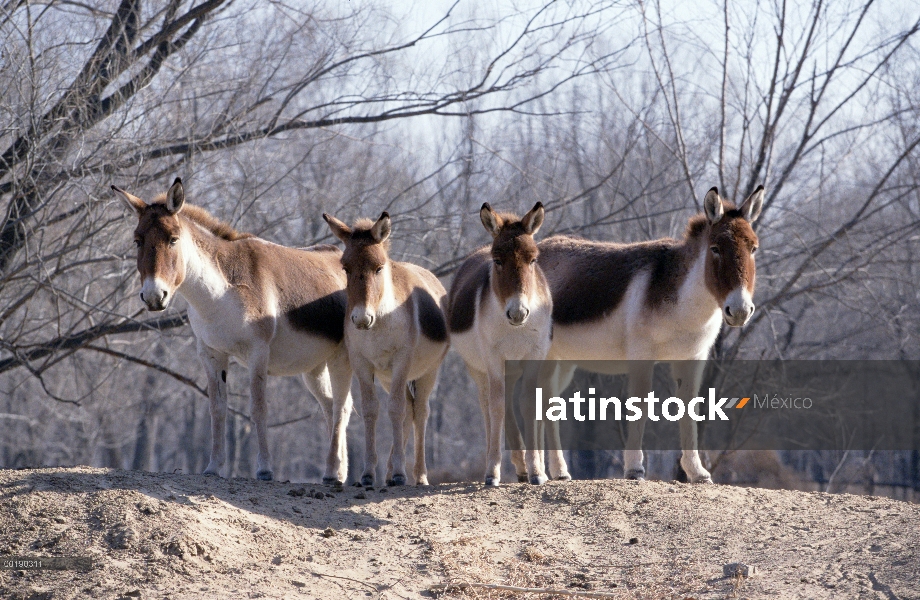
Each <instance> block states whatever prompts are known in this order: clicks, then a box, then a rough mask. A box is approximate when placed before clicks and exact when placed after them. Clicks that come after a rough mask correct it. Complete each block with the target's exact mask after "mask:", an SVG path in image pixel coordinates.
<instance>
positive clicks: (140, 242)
mask: <svg viewBox="0 0 920 600" xmlns="http://www.w3.org/2000/svg"><path fill="white" fill-rule="evenodd" d="M143 243H144V242H143V241H142V240H141V238H134V245H135V246H137V247H138V248H140V247H141V244H143Z"/></svg>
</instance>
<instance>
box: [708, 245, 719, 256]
mask: <svg viewBox="0 0 920 600" xmlns="http://www.w3.org/2000/svg"><path fill="white" fill-rule="evenodd" d="M709 249H710V250H711V251H712V254H713V256H718V255H719V247H718V246H712V247H710V248H709Z"/></svg>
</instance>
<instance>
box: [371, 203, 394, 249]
mask: <svg viewBox="0 0 920 600" xmlns="http://www.w3.org/2000/svg"><path fill="white" fill-rule="evenodd" d="M371 237H372V238H374V241H375V242H377V243H378V244H382V243H383V242H385V241H386V240H387V238H388V237H390V213H388V212H387V211H383V212H382V213H380V218H379V219H377V222H376V223H374V226H373V227H371Z"/></svg>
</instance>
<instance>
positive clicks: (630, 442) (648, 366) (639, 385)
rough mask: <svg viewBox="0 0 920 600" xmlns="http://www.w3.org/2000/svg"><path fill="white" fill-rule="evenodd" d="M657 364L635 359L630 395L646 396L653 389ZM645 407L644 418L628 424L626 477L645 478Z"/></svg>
mask: <svg viewBox="0 0 920 600" xmlns="http://www.w3.org/2000/svg"><path fill="white" fill-rule="evenodd" d="M654 368H655V364H654V363H653V362H651V361H635V362H633V363H632V364H631V365H630V367H629V397H630V398H633V397H635V398H645V397H646V396H648V393H649V392H650V391H651V389H652V375H653V374H654ZM645 422H646V416H645V409H644V408H643V410H642V418H641V419H639V420H638V421H631V422H630V423H629V425H627V426H626V449H625V450H623V476H624V477H625V478H626V479H639V480H641V479H645V467H644V466H643V465H642V459H643V455H642V436H643V434H644V433H645Z"/></svg>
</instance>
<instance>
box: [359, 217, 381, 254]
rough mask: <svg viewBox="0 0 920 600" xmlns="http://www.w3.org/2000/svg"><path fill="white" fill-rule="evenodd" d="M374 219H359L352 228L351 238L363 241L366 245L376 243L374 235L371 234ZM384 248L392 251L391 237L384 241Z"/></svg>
mask: <svg viewBox="0 0 920 600" xmlns="http://www.w3.org/2000/svg"><path fill="white" fill-rule="evenodd" d="M374 223H375V222H374V221H372V220H370V219H358V220H357V221H356V222H355V224H354V227H352V228H351V239H353V240H355V241H359V240H360V241H361V243H363V244H364V245H370V244H376V243H377V242H375V241H374V237H373V236H372V235H371V229H372V228H373V227H374ZM383 249H384V250H385V251H387V252H389V251H390V238H387V239H386V240H384V242H383Z"/></svg>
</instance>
